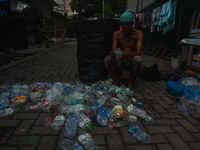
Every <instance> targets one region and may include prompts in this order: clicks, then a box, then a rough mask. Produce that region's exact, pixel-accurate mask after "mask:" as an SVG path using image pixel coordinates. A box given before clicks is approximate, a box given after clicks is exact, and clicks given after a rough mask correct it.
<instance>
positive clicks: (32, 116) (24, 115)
mask: <svg viewBox="0 0 200 150" xmlns="http://www.w3.org/2000/svg"><path fill="white" fill-rule="evenodd" d="M38 115H39V113H16V114H15V115H14V116H13V119H36V118H37V117H38Z"/></svg>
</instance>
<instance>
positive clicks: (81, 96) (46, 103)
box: [0, 80, 154, 150]
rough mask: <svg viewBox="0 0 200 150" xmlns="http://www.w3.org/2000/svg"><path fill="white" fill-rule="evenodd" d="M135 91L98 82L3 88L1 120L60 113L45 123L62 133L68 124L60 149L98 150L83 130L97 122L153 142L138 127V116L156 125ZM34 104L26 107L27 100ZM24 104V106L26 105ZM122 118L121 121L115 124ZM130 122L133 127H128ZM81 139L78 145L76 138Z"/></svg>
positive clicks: (46, 119)
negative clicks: (125, 128) (35, 113)
mask: <svg viewBox="0 0 200 150" xmlns="http://www.w3.org/2000/svg"><path fill="white" fill-rule="evenodd" d="M133 95H134V92H133V91H131V90H130V89H129V88H127V87H125V86H124V85H121V86H120V87H118V86H115V85H112V84H111V81H108V80H106V81H98V82H96V83H94V84H93V85H91V86H88V85H86V84H83V83H81V82H76V83H64V82H55V83H45V82H35V83H34V84H30V85H26V84H23V83H17V84H16V85H12V86H10V85H4V86H1V87H0V117H3V116H8V115H12V114H14V113H16V112H17V111H18V110H19V109H20V108H22V107H23V108H24V110H25V111H27V112H28V111H39V110H43V111H45V112H50V111H51V110H52V109H53V110H54V111H58V114H59V115H58V116H56V117H55V118H52V117H48V118H45V120H44V128H45V129H48V128H49V127H50V128H52V129H54V130H60V129H61V128H62V127H63V126H64V125H65V129H64V136H65V137H66V139H64V140H62V141H61V142H59V144H58V147H60V148H63V149H73V150H81V149H86V150H91V149H97V148H98V147H97V145H95V143H94V140H93V137H92V135H91V134H90V133H86V132H82V131H79V133H78V126H79V127H80V128H82V129H88V130H92V128H93V125H94V122H96V123H97V124H98V125H100V126H102V127H105V126H108V127H109V128H110V129H115V128H118V127H122V126H125V125H128V126H129V129H128V131H129V132H130V133H131V134H132V135H133V136H134V137H135V138H136V139H137V140H138V141H140V142H143V143H150V142H151V136H150V135H148V134H146V133H145V132H143V131H142V130H141V129H140V128H139V127H138V126H137V125H135V123H136V121H137V117H140V118H142V119H144V120H146V121H148V122H151V123H154V119H153V118H152V117H151V116H149V115H148V114H147V113H146V112H145V111H144V110H142V109H139V108H138V107H136V104H137V105H139V106H140V107H141V106H142V105H143V104H142V103H141V102H137V100H136V99H135V98H134V97H133ZM29 100H30V101H32V102H33V103H34V105H32V106H26V105H24V104H25V103H26V102H27V101H29ZM22 105H24V106H22ZM21 106H22V107H21ZM119 119H121V121H120V122H118V123H114V122H115V121H117V120H119ZM125 120H127V121H128V122H129V124H125V123H124V121H125ZM76 136H78V141H79V143H78V142H76V141H75V140H74V139H75V137H76Z"/></svg>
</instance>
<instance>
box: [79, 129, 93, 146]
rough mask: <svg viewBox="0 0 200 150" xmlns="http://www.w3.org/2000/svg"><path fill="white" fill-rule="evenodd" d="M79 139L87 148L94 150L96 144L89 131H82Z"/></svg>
mask: <svg viewBox="0 0 200 150" xmlns="http://www.w3.org/2000/svg"><path fill="white" fill-rule="evenodd" d="M78 141H79V142H80V143H81V144H82V145H83V146H84V148H85V149H86V150H94V149H95V144H94V140H93V138H92V136H91V135H90V134H89V133H85V132H80V133H79V136H78Z"/></svg>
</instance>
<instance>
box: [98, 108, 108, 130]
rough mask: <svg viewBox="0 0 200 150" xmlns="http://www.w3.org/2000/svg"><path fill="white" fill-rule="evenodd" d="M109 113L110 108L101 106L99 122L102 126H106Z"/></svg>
mask: <svg viewBox="0 0 200 150" xmlns="http://www.w3.org/2000/svg"><path fill="white" fill-rule="evenodd" d="M109 114H110V109H107V110H105V109H103V108H100V109H99V111H98V115H97V122H98V123H99V124H100V125H102V126H106V124H107V121H108V117H109Z"/></svg>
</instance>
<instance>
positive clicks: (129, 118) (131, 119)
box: [126, 115, 137, 123]
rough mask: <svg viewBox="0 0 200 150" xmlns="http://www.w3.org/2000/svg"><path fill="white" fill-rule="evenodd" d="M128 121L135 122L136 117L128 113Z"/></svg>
mask: <svg viewBox="0 0 200 150" xmlns="http://www.w3.org/2000/svg"><path fill="white" fill-rule="evenodd" d="M126 120H127V121H128V122H131V123H135V122H137V117H136V116H134V115H129V116H128V118H127V119H126Z"/></svg>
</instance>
